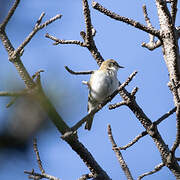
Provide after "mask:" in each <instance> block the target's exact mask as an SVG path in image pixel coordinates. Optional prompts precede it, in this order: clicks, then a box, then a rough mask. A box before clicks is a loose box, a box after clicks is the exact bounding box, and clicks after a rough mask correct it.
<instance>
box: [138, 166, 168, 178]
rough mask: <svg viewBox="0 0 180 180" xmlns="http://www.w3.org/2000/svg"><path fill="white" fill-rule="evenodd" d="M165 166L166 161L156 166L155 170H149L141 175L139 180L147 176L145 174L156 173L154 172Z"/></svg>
mask: <svg viewBox="0 0 180 180" xmlns="http://www.w3.org/2000/svg"><path fill="white" fill-rule="evenodd" d="M164 166H165V165H164V163H160V164H158V165H157V166H156V167H155V168H154V170H152V171H150V172H147V173H144V174H142V175H141V176H139V178H138V180H141V179H142V178H143V177H145V176H148V175H150V174H154V173H156V172H158V171H160V170H161V168H162V167H164Z"/></svg>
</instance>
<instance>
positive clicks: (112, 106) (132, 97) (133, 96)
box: [109, 87, 138, 110]
mask: <svg viewBox="0 0 180 180" xmlns="http://www.w3.org/2000/svg"><path fill="white" fill-rule="evenodd" d="M137 91H138V87H135V88H133V90H132V92H131V93H130V96H129V97H130V99H135V95H136V93H137ZM130 102H131V101H130V100H129V99H128V100H126V101H124V100H123V101H122V102H118V103H115V104H110V105H109V110H112V109H116V108H118V107H120V106H123V105H126V106H127V105H128V104H129V103H130Z"/></svg>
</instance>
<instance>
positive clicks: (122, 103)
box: [109, 101, 127, 110]
mask: <svg viewBox="0 0 180 180" xmlns="http://www.w3.org/2000/svg"><path fill="white" fill-rule="evenodd" d="M124 105H126V106H127V102H126V101H122V102H119V103H115V104H110V105H109V110H112V109H116V108H118V107H120V106H124Z"/></svg>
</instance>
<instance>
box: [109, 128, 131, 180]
mask: <svg viewBox="0 0 180 180" xmlns="http://www.w3.org/2000/svg"><path fill="white" fill-rule="evenodd" d="M108 136H109V139H110V142H111V144H112V147H113V151H114V152H115V154H116V157H117V159H118V161H119V163H120V165H121V168H122V170H123V172H124V174H125V175H126V177H127V179H128V180H133V177H132V175H131V172H130V170H129V168H128V166H127V164H126V162H125V160H124V159H123V156H122V154H121V152H120V151H119V150H118V149H117V144H116V142H115V140H114V138H113V135H112V130H111V126H110V125H108Z"/></svg>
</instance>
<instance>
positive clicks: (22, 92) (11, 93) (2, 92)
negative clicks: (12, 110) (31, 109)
mask: <svg viewBox="0 0 180 180" xmlns="http://www.w3.org/2000/svg"><path fill="white" fill-rule="evenodd" d="M25 94H26V91H24V90H23V91H19V92H6V91H1V92H0V96H15V97H16V96H22V95H25Z"/></svg>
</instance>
